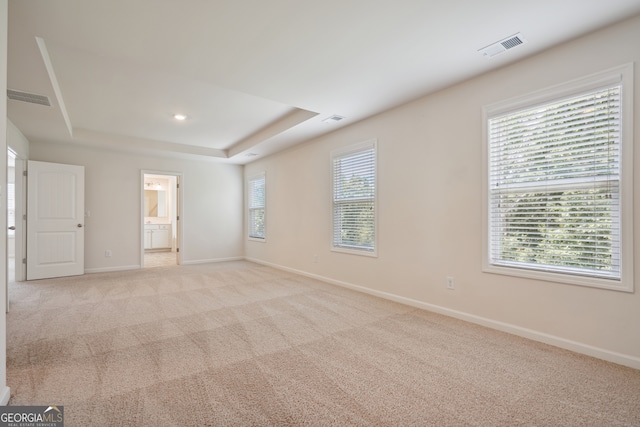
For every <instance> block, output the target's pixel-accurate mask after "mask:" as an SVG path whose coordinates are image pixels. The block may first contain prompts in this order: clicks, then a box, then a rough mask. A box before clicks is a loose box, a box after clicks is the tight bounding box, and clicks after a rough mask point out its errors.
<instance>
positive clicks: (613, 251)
mask: <svg viewBox="0 0 640 427" xmlns="http://www.w3.org/2000/svg"><path fill="white" fill-rule="evenodd" d="M610 80H612V81H606V82H605V81H603V82H602V83H600V84H590V85H589V88H588V89H585V90H581V91H578V92H575V91H572V92H573V93H571V94H570V95H566V96H562V95H560V96H557V97H555V98H553V99H551V100H546V101H544V102H538V103H529V104H528V105H525V106H523V105H521V104H520V105H517V106H515V107H513V108H511V109H507V110H506V111H501V112H499V113H495V114H492V113H491V112H489V114H488V117H487V139H488V146H487V155H488V165H487V170H488V176H487V185H488V195H487V197H488V200H487V204H488V215H487V217H488V218H487V219H488V225H487V226H488V236H487V237H488V247H487V250H488V254H487V255H488V256H487V259H488V268H489V270H490V269H491V267H497V268H503V269H507V270H508V269H511V270H516V269H519V270H522V271H530V272H534V274H535V272H542V273H544V274H550V275H553V276H555V280H558V281H569V282H570V283H577V284H589V283H591V284H596V286H601V287H610V288H614V289H615V288H622V289H624V288H625V285H623V283H622V278H623V272H624V269H623V267H624V266H625V265H624V264H625V262H631V258H629V257H628V255H629V254H626V253H624V251H626V250H630V249H629V248H630V245H626V247H625V245H623V238H625V236H628V238H631V236H632V233H631V232H630V231H629V230H628V229H627V228H626V227H630V223H629V222H626V223H625V221H623V217H622V212H623V209H625V208H626V205H627V204H629V205H630V202H631V201H630V200H627V199H626V197H625V196H626V195H627V194H631V193H629V189H626V188H625V191H624V192H623V188H624V187H625V186H630V185H631V180H625V178H624V176H623V174H622V158H623V152H624V155H625V156H630V155H631V154H630V153H628V152H627V150H629V151H630V145H631V144H630V143H625V142H626V141H624V138H625V135H628V134H625V133H624V132H623V126H627V125H630V123H627V122H626V121H625V120H624V119H623V117H625V116H624V112H623V102H622V98H623V92H624V87H623V83H622V78H621V76H620V74H618V78H613V79H610ZM627 271H628V270H627ZM561 276H564V277H561ZM549 277H551V276H548V277H547V278H549ZM589 280H591V282H589ZM629 280H631V278H629ZM628 286H629V285H626V287H628ZM624 290H627V289H624Z"/></svg>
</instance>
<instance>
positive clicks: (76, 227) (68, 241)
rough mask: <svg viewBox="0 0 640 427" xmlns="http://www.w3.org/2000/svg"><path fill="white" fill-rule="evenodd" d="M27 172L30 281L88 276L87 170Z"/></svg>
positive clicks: (55, 167)
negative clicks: (85, 201) (85, 202)
mask: <svg viewBox="0 0 640 427" xmlns="http://www.w3.org/2000/svg"><path fill="white" fill-rule="evenodd" d="M27 169H28V174H27V280H35V279H45V278H50V277H61V276H77V275H80V274H84V167H83V166H72V165H62V164H57V163H45V162H35V161H31V160H30V161H29V163H28V168H27Z"/></svg>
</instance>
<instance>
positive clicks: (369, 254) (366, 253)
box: [331, 246, 378, 258]
mask: <svg viewBox="0 0 640 427" xmlns="http://www.w3.org/2000/svg"><path fill="white" fill-rule="evenodd" d="M331 252H340V253H343V254H350V255H360V256H366V257H371V258H378V253H377V251H375V250H373V251H367V250H364V249H349V248H342V247H339V246H332V247H331Z"/></svg>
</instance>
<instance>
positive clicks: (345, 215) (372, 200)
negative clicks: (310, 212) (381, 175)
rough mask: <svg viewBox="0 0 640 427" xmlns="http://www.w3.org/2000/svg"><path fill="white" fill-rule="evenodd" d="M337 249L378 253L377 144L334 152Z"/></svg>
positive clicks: (334, 229)
mask: <svg viewBox="0 0 640 427" xmlns="http://www.w3.org/2000/svg"><path fill="white" fill-rule="evenodd" d="M331 158H332V162H331V163H332V178H333V249H334V250H337V251H343V252H351V253H357V254H364V255H375V254H376V148H375V141H368V142H365V143H362V144H358V145H354V146H351V147H348V148H346V149H344V150H338V151H334V152H332V154H331Z"/></svg>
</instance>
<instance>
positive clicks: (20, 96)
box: [7, 89, 51, 107]
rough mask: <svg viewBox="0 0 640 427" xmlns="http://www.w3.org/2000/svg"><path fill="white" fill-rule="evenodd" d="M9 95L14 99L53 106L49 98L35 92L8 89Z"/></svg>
mask: <svg viewBox="0 0 640 427" xmlns="http://www.w3.org/2000/svg"><path fill="white" fill-rule="evenodd" d="M7 97H8V98H9V99H11V100H14V101H22V102H30V103H32V104H40V105H46V106H47V107H51V101H49V98H48V97H46V96H44V95H36V94H35V93H29V92H22V91H19V90H13V89H7Z"/></svg>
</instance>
